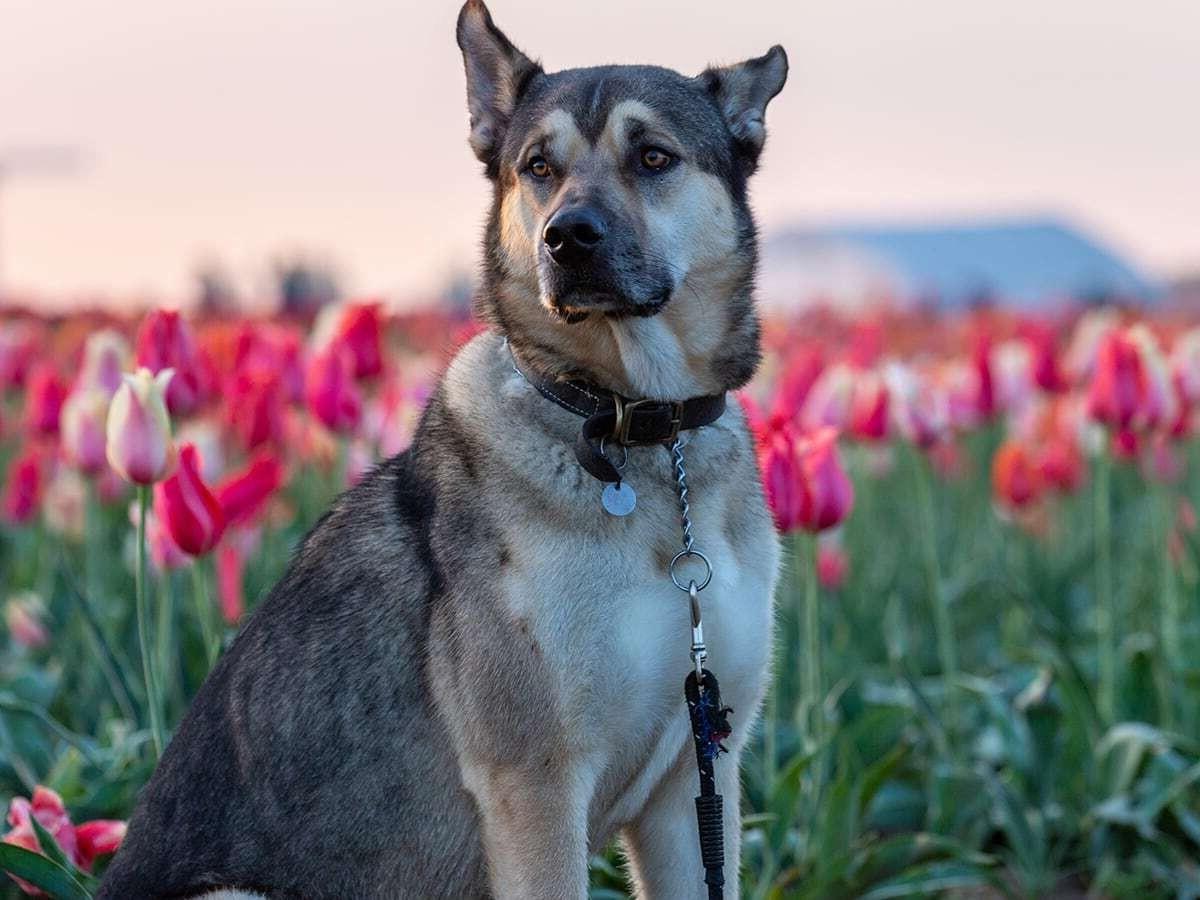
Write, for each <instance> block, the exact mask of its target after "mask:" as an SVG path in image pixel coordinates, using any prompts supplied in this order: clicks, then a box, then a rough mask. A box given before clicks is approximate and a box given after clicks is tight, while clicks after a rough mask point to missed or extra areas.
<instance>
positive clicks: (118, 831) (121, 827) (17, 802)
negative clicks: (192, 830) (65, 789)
mask: <svg viewBox="0 0 1200 900" xmlns="http://www.w3.org/2000/svg"><path fill="white" fill-rule="evenodd" d="M31 820H36V821H37V823H38V824H39V825H41V826H42V828H44V829H45V830H46V831H47V832H49V834H50V836H51V837H52V838H54V841H55V843H57V844H58V846H59V848H60V849H61V850H62V852H63V854H64V855H65V856H66V857H67V859H68V860H70V862H72V863H73V864H74V865H76V866H78V867H79V868H80V869H82V870H83V871H85V872H90V871H91V869H92V865H93V864H94V863H95V861H96V859H97V858H98V857H100V856H104V855H106V854H109V853H114V852H116V850H117V848H118V847H120V846H121V841H122V840H124V838H125V823H124V822H118V821H115V820H111V819H96V820H94V821H91V822H84V823H83V824H81V825H78V826H76V825H72V824H71V817H70V815H69V814H68V813H67V808H66V806H65V805H64V804H63V801H62V797H60V796H59V795H58V794H57V793H56V792H55V791H52V790H51V789H50V788H47V787H43V786H41V785H38V786H37V787H35V788H34V790H33V797H32V799H30V800H27V799H25V798H24V797H14V798H13V800H12V803H11V804H10V805H9V808H8V824H9V825H11V826H12V827H11V829H10V830H9V832H8V833H7V834H5V835H4V837H3V839H2V840H3V841H4V842H5V843H7V844H13V845H15V846H17V847H23V848H24V849H26V850H31V851H33V852H35V853H37V852H39V848H40V843H39V841H38V838H37V834H36V832H34V830H33V824H32V822H31ZM14 880H15V881H16V882H17V884H18V885H19V886H20V887H21V890H23V891H24V892H25V893H27V894H29V895H31V896H34V897H41V896H44V894H42V892H41V891H40V890H38V889H37V888H35V887H34V886H33V885H31V884H29V883H27V882H24V881H21V880H20V879H19V878H18V879H14Z"/></svg>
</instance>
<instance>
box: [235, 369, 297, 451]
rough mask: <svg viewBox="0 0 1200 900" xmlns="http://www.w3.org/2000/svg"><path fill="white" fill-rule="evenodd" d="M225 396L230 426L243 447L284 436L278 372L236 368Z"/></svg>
mask: <svg viewBox="0 0 1200 900" xmlns="http://www.w3.org/2000/svg"><path fill="white" fill-rule="evenodd" d="M227 399H228V405H227V407H226V411H227V419H228V422H229V426H230V427H231V428H232V430H233V432H234V434H236V435H237V436H238V439H239V440H240V441H241V444H242V447H243V448H244V449H246V450H254V449H255V448H257V447H261V446H262V445H263V444H268V443H276V444H277V443H279V442H280V441H281V440H282V439H283V401H284V397H283V382H282V380H281V379H280V376H279V374H278V373H276V372H272V371H269V370H266V369H258V368H255V369H246V370H243V371H240V372H238V373H237V374H236V375H234V376H233V381H232V385H231V388H230V390H229V395H228V398H227Z"/></svg>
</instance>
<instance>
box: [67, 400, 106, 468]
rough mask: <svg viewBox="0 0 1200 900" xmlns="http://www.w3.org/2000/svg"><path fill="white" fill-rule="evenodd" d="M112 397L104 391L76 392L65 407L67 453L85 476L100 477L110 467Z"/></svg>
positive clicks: (69, 458) (69, 459)
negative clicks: (107, 451)
mask: <svg viewBox="0 0 1200 900" xmlns="http://www.w3.org/2000/svg"><path fill="white" fill-rule="evenodd" d="M109 396H110V394H108V393H106V392H105V391H104V390H103V389H102V388H94V387H93V388H83V389H76V390H75V392H74V393H72V394H71V396H69V397H68V398H67V402H66V403H64V404H63V410H62V420H61V424H62V438H61V441H62V448H63V453H64V454H66V457H67V460H68V461H69V462H71V463H72V464H73V465H74V466H75V467H76V468H77V469H79V471H81V472H83V473H84V474H85V475H97V474H99V473H100V472H103V471H104V467H105V465H106V462H105V459H104V450H105V427H106V424H107V422H108V398H109Z"/></svg>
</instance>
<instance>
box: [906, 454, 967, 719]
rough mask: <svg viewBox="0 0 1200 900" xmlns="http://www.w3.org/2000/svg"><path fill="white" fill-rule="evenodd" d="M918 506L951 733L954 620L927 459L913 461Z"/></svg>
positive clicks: (955, 668)
mask: <svg viewBox="0 0 1200 900" xmlns="http://www.w3.org/2000/svg"><path fill="white" fill-rule="evenodd" d="M916 471H917V503H918V505H919V507H920V515H921V529H920V530H921V538H922V540H921V552H922V556H923V559H924V566H925V580H926V584H927V589H928V591H929V596H930V599H931V600H932V604H933V624H934V631H935V633H936V636H937V652H938V664H939V665H940V667H941V670H942V679H943V681H944V683H945V690H946V718H947V725H948V726H950V727H948V729H947V730H948V731H953V726H954V725H955V724H956V720H957V702H956V698H957V680H958V642H957V641H956V640H955V637H954V620H953V617H952V616H951V614H950V602H949V600H948V599H947V597H946V590H945V585H944V583H943V580H942V569H941V563H940V562H939V560H938V547H937V513H936V511H935V510H934V506H933V485H932V481H933V473H932V472H930V470H929V460H928V459H926V458H925V457H924V456H918V458H917V459H916Z"/></svg>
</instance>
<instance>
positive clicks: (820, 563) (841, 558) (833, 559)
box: [817, 532, 850, 591]
mask: <svg viewBox="0 0 1200 900" xmlns="http://www.w3.org/2000/svg"><path fill="white" fill-rule="evenodd" d="M835 533H836V532H835ZM849 569H850V562H849V560H848V559H847V557H846V551H845V549H843V547H842V545H841V542H840V541H826V540H824V539H822V540H821V541H820V542H819V543H818V544H817V580H818V581H820V582H821V587H823V588H826V589H828V590H831V591H836V590H839V589H840V588H841V587H842V585H844V584H845V583H846V574H847V572H848V571H849Z"/></svg>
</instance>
